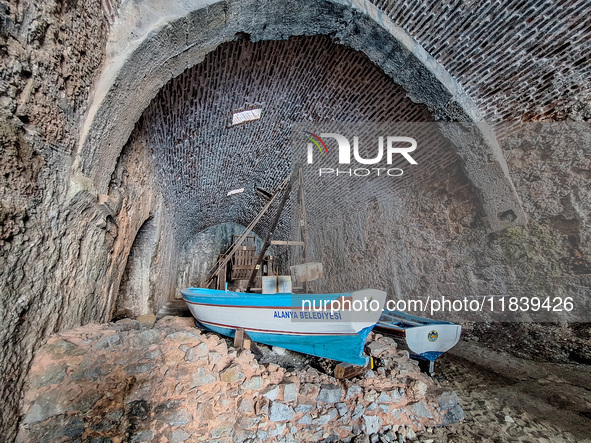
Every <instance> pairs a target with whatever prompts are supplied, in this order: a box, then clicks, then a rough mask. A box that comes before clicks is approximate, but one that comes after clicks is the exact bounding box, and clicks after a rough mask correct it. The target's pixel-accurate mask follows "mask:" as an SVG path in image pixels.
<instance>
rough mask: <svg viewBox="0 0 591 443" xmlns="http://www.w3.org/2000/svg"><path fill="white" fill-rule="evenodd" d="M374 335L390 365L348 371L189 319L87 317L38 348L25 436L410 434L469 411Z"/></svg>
mask: <svg viewBox="0 0 591 443" xmlns="http://www.w3.org/2000/svg"><path fill="white" fill-rule="evenodd" d="M371 340H372V341H371V342H370V343H369V345H368V349H369V352H370V353H371V354H372V355H373V356H375V357H376V358H377V359H378V361H379V362H380V365H381V366H380V367H377V368H376V369H375V370H374V371H368V373H366V374H365V376H364V377H362V378H356V379H353V380H351V381H341V380H336V379H334V378H333V377H331V376H329V375H326V374H325V373H322V372H320V371H318V370H317V369H314V368H313V367H310V366H309V365H300V367H299V368H298V367H297V365H292V366H293V368H292V369H293V370H291V371H288V370H286V369H285V368H284V367H282V366H280V365H278V364H275V363H271V362H267V363H263V361H262V360H261V362H258V361H257V360H256V359H255V358H254V356H253V354H252V353H251V352H250V351H248V350H245V349H235V348H233V347H232V346H231V345H230V344H231V341H229V340H226V339H224V338H222V337H220V336H218V335H216V334H214V333H210V332H205V331H202V330H199V329H197V328H195V326H194V325H193V323H192V320H191V319H190V318H181V317H164V318H162V319H160V320H159V321H157V322H156V323H155V324H154V323H150V322H147V323H146V322H138V321H136V320H130V319H124V320H121V321H118V322H116V323H110V324H101V325H86V326H84V327H81V328H78V329H74V330H71V331H66V332H63V333H60V334H57V335H55V336H53V337H52V338H51V339H50V340H49V341H48V342H47V343H46V344H45V345H44V346H43V347H42V348H41V349H40V350H39V351H38V352H37V355H36V357H35V360H34V361H33V364H32V367H31V371H30V373H29V378H28V381H27V388H26V393H25V396H24V399H23V402H22V408H21V410H22V417H21V422H20V426H19V434H18V437H17V441H18V442H70V441H76V442H78V441H80V442H81V441H85V442H86V441H88V442H93V443H107V442H113V443H116V442H124V441H125V442H127V441H129V442H134V443H135V442H152V441H153V442H174V443H179V442H201V441H216V442H246V441H252V442H254V441H281V442H290V441H298V442H304V441H305V442H311V441H323V440H324V441H351V440H353V439H356V440H357V441H359V440H360V439H361V440H365V439H367V441H371V442H376V441H383V442H393V441H397V442H404V441H406V440H412V439H414V438H416V436H417V432H419V433H420V432H424V433H426V434H429V435H430V434H433V433H434V432H435V431H434V427H436V426H440V425H442V424H444V425H447V424H450V423H453V422H455V421H458V420H461V419H463V417H464V413H463V411H462V409H461V407H460V406H459V404H458V403H459V399H458V397H457V396H456V394H455V393H454V392H452V391H450V390H446V389H441V388H438V387H437V386H436V385H435V383H434V381H433V380H432V379H431V378H429V377H427V376H426V375H424V374H422V373H421V372H420V370H419V368H418V366H417V364H416V362H415V361H413V360H410V359H409V358H408V353H407V352H406V351H400V350H398V349H397V348H396V344H395V343H394V341H393V340H391V339H390V338H388V337H382V336H379V335H373V336H372V337H371ZM267 356H268V353H267Z"/></svg>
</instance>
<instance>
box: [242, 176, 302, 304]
mask: <svg viewBox="0 0 591 443" xmlns="http://www.w3.org/2000/svg"><path fill="white" fill-rule="evenodd" d="M294 176H295V174H290V177H288V178H289V179H290V180H289V182H288V183H287V186H286V187H285V191H283V197H282V198H281V202H280V203H279V207H278V208H277V213H276V214H275V218H274V219H273V224H272V225H271V229H269V232H268V233H267V238H266V239H265V243H264V244H263V248H262V249H261V253H260V254H259V259H258V260H257V264H256V266H255V268H254V269H253V270H252V274H250V279H249V280H248V284H247V285H246V292H248V291H249V289H250V288H252V285H253V284H254V280H255V278H256V275H257V271H258V270H259V268H260V266H261V263H262V262H263V258H264V257H265V252H267V248H268V247H269V246H270V245H271V237H273V234H274V233H275V228H277V224H278V223H279V218H280V217H281V212H282V211H283V207H284V206H285V202H287V199H288V198H289V193H290V192H291V185H292V182H293V177H294Z"/></svg>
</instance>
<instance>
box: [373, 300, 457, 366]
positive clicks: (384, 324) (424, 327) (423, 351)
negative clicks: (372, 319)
mask: <svg viewBox="0 0 591 443" xmlns="http://www.w3.org/2000/svg"><path fill="white" fill-rule="evenodd" d="M376 329H377V330H379V331H381V332H385V333H388V334H391V335H394V336H398V337H400V338H401V339H403V340H404V342H405V344H406V346H407V347H408V349H409V350H410V353H411V355H413V356H415V357H417V358H420V359H422V360H427V361H429V372H431V373H432V372H433V367H434V364H435V360H436V359H437V358H438V357H439V356H441V355H442V354H443V353H444V352H447V351H449V350H450V349H451V348H453V347H454V346H455V345H456V344H457V343H458V341H459V340H460V335H461V333H462V327H461V326H460V325H456V324H455V323H452V322H448V321H442V320H433V319H430V318H425V317H418V316H416V315H410V314H407V313H405V312H400V311H389V310H385V311H384V312H383V313H382V316H381V317H380V319H379V320H378V322H377V324H376Z"/></svg>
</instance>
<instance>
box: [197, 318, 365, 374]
mask: <svg viewBox="0 0 591 443" xmlns="http://www.w3.org/2000/svg"><path fill="white" fill-rule="evenodd" d="M200 324H203V325H204V326H206V327H207V328H208V329H210V330H212V331H214V332H217V333H219V334H222V335H226V336H228V337H234V332H235V330H234V329H229V328H222V327H219V326H214V325H210V324H204V323H201V322H200ZM372 329H373V326H370V327H367V328H364V329H362V330H361V331H359V333H358V334H352V335H313V336H311V335H290V334H272V333H266V332H256V331H246V332H247V333H248V335H249V336H250V338H251V339H252V340H253V341H255V342H257V343H263V344H266V345H269V346H279V347H281V348H285V349H289V350H291V351H296V352H301V353H304V354H310V355H314V356H316V357H323V358H329V359H331V360H336V361H341V362H346V363H351V364H352V365H360V366H364V365H366V364H367V363H368V361H369V358H368V357H366V356H363V355H362V354H363V348H364V347H365V340H366V339H367V336H368V334H369V333H370V332H371V330H372Z"/></svg>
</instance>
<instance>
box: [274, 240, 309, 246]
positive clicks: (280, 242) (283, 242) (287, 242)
mask: <svg viewBox="0 0 591 443" xmlns="http://www.w3.org/2000/svg"><path fill="white" fill-rule="evenodd" d="M271 244H272V245H278V246H306V243H304V242H303V241H296V240H271Z"/></svg>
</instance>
